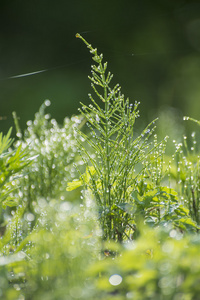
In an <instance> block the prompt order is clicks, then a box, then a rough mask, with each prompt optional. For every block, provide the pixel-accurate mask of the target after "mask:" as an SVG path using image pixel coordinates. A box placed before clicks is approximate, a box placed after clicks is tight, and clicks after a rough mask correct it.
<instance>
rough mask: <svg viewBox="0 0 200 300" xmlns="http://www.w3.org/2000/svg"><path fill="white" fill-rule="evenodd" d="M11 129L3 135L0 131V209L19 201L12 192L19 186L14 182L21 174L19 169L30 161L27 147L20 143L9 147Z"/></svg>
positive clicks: (14, 204)
mask: <svg viewBox="0 0 200 300" xmlns="http://www.w3.org/2000/svg"><path fill="white" fill-rule="evenodd" d="M11 131H12V128H10V130H9V131H8V133H7V135H5V136H3V134H2V133H0V209H2V208H3V209H5V208H6V207H7V206H10V207H12V206H16V205H17V204H18V203H19V201H18V199H17V198H15V197H13V195H12V193H13V191H14V190H17V189H18V188H19V185H16V182H17V179H18V178H19V177H20V176H21V171H22V170H23V169H24V168H25V167H27V166H28V165H30V163H31V158H30V157H29V158H28V157H27V155H28V150H27V148H25V149H22V145H21V144H19V145H18V146H17V147H15V148H14V149H11V145H12V143H13V140H12V139H11V138H10V135H11Z"/></svg>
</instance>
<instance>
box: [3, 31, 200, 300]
mask: <svg viewBox="0 0 200 300" xmlns="http://www.w3.org/2000/svg"><path fill="white" fill-rule="evenodd" d="M76 37H77V38H78V39H80V40H81V41H82V42H83V43H85V45H86V46H87V48H88V50H89V52H90V53H91V55H92V59H93V61H94V64H93V65H92V68H91V75H90V76H89V80H90V81H91V88H92V92H91V94H89V98H90V100H91V103H90V104H89V105H88V106H87V105H85V104H84V103H81V105H80V110H79V114H78V115H77V116H72V117H71V118H69V117H66V118H65V119H64V121H63V124H62V125H59V124H58V123H57V122H56V120H55V119H52V118H51V116H50V115H49V114H48V112H47V110H48V106H49V105H50V104H51V103H50V101H49V100H46V101H45V102H44V103H43V104H42V105H41V107H40V109H39V111H38V112H37V113H36V114H35V119H34V120H33V121H28V122H27V128H26V130H25V131H24V132H21V130H20V126H19V123H18V117H17V115H16V113H13V117H14V124H15V128H16V138H15V140H13V139H11V131H12V129H10V130H9V131H8V133H7V134H6V135H4V136H3V134H0V299H5V300H16V299H18V300H37V299H43V300H45V299H46V300H60V299H62V300H64V299H66V300H73V299H87V300H88V299H89V300H92V299H106V300H108V299H110V300H111V299H116V300H125V299H136V300H140V299H141V300H147V299H152V300H172V299H173V300H196V299H199V294H200V264H199V252H200V235H199V229H200V151H199V143H198V141H197V139H196V135H195V132H192V133H191V137H189V138H187V137H186V136H183V137H180V139H182V141H181V142H180V141H178V142H176V141H173V145H174V151H173V154H172V155H171V154H170V155H169V154H168V151H167V145H168V141H169V140H170V136H169V137H167V136H166V137H165V138H164V139H163V140H161V141H159V139H158V137H157V134H156V130H157V129H156V122H157V119H155V120H153V121H152V122H151V123H150V124H147V125H146V127H145V128H143V129H140V128H138V127H137V119H138V118H141V117H140V115H139V109H138V108H139V103H138V102H135V103H134V104H132V102H131V101H129V99H128V98H125V96H124V95H123V93H122V92H121V87H120V86H119V85H118V84H116V85H115V84H112V78H113V75H112V74H111V73H110V72H109V71H108V70H107V63H104V61H103V55H102V54H100V55H99V54H98V51H97V49H95V48H93V47H92V46H91V45H90V44H89V43H88V42H87V41H86V40H85V39H84V38H83V37H82V36H81V35H79V34H77V35H76ZM184 119H185V122H188V121H190V122H193V124H194V127H195V126H197V127H196V128H197V130H198V126H199V125H200V122H199V121H197V120H194V119H192V118H189V117H184ZM188 139H189V140H190V141H189V142H188Z"/></svg>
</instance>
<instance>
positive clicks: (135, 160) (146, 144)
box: [67, 34, 196, 241]
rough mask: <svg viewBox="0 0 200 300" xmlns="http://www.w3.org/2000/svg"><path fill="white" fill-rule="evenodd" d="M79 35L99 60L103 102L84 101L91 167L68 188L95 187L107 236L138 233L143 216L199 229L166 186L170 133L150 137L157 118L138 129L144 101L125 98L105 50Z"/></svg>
mask: <svg viewBox="0 0 200 300" xmlns="http://www.w3.org/2000/svg"><path fill="white" fill-rule="evenodd" d="M76 36H77V37H78V38H80V39H81V40H82V41H83V42H84V43H85V44H86V45H87V47H88V48H89V50H90V53H91V54H92V55H93V60H94V61H95V63H96V65H92V77H89V79H90V80H91V86H92V88H93V91H94V94H95V96H97V98H99V99H100V100H101V104H98V103H97V101H96V100H95V99H94V97H93V96H92V95H89V97H90V99H91V102H92V103H91V104H90V105H89V106H86V105H84V104H83V103H81V105H82V108H81V109H80V112H81V114H82V115H83V116H84V118H85V119H86V120H87V123H86V124H87V126H88V128H89V133H88V134H84V133H83V132H82V131H80V130H77V132H78V134H79V135H78V136H80V137H81V138H83V139H84V140H85V141H86V142H87V143H88V145H89V146H90V147H91V149H92V151H91V152H88V148H85V146H84V145H83V144H82V142H79V147H80V152H81V155H83V154H84V157H83V161H84V162H85V164H86V172H85V174H83V175H80V179H79V180H74V181H73V182H70V183H68V187H67V190H68V191H69V190H73V189H75V188H76V187H79V186H81V185H83V186H84V189H90V190H91V191H92V192H93V194H94V196H95V198H96V201H97V204H98V208H99V218H100V222H101V225H102V228H103V232H104V237H103V238H104V239H105V240H106V239H114V240H118V241H122V240H123V239H124V238H128V239H130V238H131V236H132V235H133V234H134V235H135V231H136V228H137V219H138V217H139V216H140V217H141V216H142V217H143V218H144V221H145V222H149V223H152V224H155V225H158V224H160V223H161V222H170V221H172V220H173V224H174V226H179V227H180V228H181V229H182V230H183V229H186V228H188V227H191V229H192V230H194V229H196V224H195V223H194V222H192V220H190V218H189V216H188V211H187V210H185V209H184V207H182V206H180V205H179V203H178V198H177V196H176V193H175V194H174V192H173V191H172V190H169V189H168V188H167V187H164V186H162V181H163V179H164V177H165V176H166V174H167V173H166V171H164V167H163V165H164V153H165V148H166V140H167V138H165V139H164V140H163V141H162V142H160V143H158V142H157V137H156V135H155V136H154V141H153V143H151V142H150V140H149V138H150V136H151V135H152V133H153V131H154V130H155V126H152V125H153V124H154V122H155V120H154V121H153V122H151V123H150V124H149V125H148V126H147V127H146V128H145V129H144V130H143V131H142V133H141V134H136V132H135V130H134V127H135V120H136V118H138V117H139V111H138V104H139V103H137V102H135V104H134V105H132V104H130V103H129V99H126V100H125V98H124V95H123V94H122V93H121V91H120V90H121V88H120V86H119V85H118V84H117V85H115V86H114V87H111V80H112V77H113V75H112V74H111V73H110V72H107V63H103V55H102V54H100V55H98V53H97V49H94V48H93V47H92V46H91V45H90V44H88V42H87V41H86V40H85V39H84V38H83V37H82V36H80V35H79V34H77V35H76ZM102 105H103V108H102ZM145 188H146V189H145ZM183 223H185V225H184V224H183Z"/></svg>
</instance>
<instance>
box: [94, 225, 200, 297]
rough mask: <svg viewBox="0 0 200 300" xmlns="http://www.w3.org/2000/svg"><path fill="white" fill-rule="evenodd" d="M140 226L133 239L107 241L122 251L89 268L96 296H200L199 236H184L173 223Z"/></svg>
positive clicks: (112, 249)
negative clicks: (150, 226)
mask: <svg viewBox="0 0 200 300" xmlns="http://www.w3.org/2000/svg"><path fill="white" fill-rule="evenodd" d="M139 229H140V233H141V234H140V236H139V237H138V239H137V240H136V241H134V242H128V243H125V244H124V245H119V244H118V245H116V243H113V242H108V243H107V244H106V247H107V249H109V250H110V252H113V251H114V252H118V253H120V255H118V256H115V259H113V257H112V256H111V255H110V256H108V257H106V258H104V259H103V260H101V261H99V262H97V263H96V264H94V265H93V266H92V267H90V274H91V276H92V277H93V278H95V277H96V279H95V283H96V289H97V295H98V298H96V299H106V300H111V299H116V300H125V299H137V300H152V299H153V300H160V299H162V300H171V299H184V300H186V299H187V300H196V299H198V298H199V293H200V286H199V278H200V268H199V265H198V264H197V261H198V256H199V250H200V238H199V235H183V234H181V233H180V232H179V231H177V230H175V229H173V228H172V227H171V226H167V227H164V226H162V227H157V228H154V229H153V230H152V229H151V228H149V226H148V227H147V226H146V227H144V226H140V228H139ZM99 274H100V276H99Z"/></svg>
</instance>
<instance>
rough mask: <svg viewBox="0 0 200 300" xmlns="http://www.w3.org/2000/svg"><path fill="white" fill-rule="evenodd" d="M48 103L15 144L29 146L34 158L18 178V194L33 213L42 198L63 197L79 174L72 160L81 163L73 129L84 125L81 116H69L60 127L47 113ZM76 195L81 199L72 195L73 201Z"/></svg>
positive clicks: (29, 122) (47, 101)
mask: <svg viewBox="0 0 200 300" xmlns="http://www.w3.org/2000/svg"><path fill="white" fill-rule="evenodd" d="M49 105H50V101H49V100H46V101H45V102H44V103H43V104H42V105H41V107H40V109H39V111H38V112H37V113H36V114H35V119H34V120H33V121H28V122H27V129H26V130H25V132H24V134H23V136H22V134H21V137H20V140H19V141H18V142H17V143H16V146H17V145H18V143H21V144H22V147H23V148H28V151H29V153H30V155H32V156H34V157H35V159H34V161H33V163H32V164H31V165H30V166H27V168H26V170H25V171H26V175H25V176H24V177H23V178H21V179H19V185H20V189H19V190H18V193H20V194H21V195H22V197H23V201H24V203H26V206H27V210H28V211H30V212H34V205H35V204H36V202H37V201H38V199H40V198H45V199H46V200H48V201H50V199H53V198H56V199H64V198H65V194H66V191H65V189H66V184H67V182H68V181H69V180H72V179H73V178H74V177H75V176H77V175H76V174H77V172H76V169H75V168H74V166H73V163H74V162H76V164H77V165H81V163H82V162H81V159H80V157H79V155H78V149H77V141H76V132H75V131H74V127H81V126H82V121H83V120H82V117H80V116H73V117H72V118H67V117H66V118H65V119H64V122H63V125H62V126H61V125H59V124H58V123H57V122H56V120H55V119H52V118H51V117H50V115H49V114H47V113H46V112H45V110H46V108H47V107H48V106H49ZM18 128H19V126H18ZM17 131H18V132H19V129H18V130H17ZM74 198H75V200H76V199H77V198H78V196H77V194H75V195H73V198H72V195H71V200H73V199H74Z"/></svg>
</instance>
